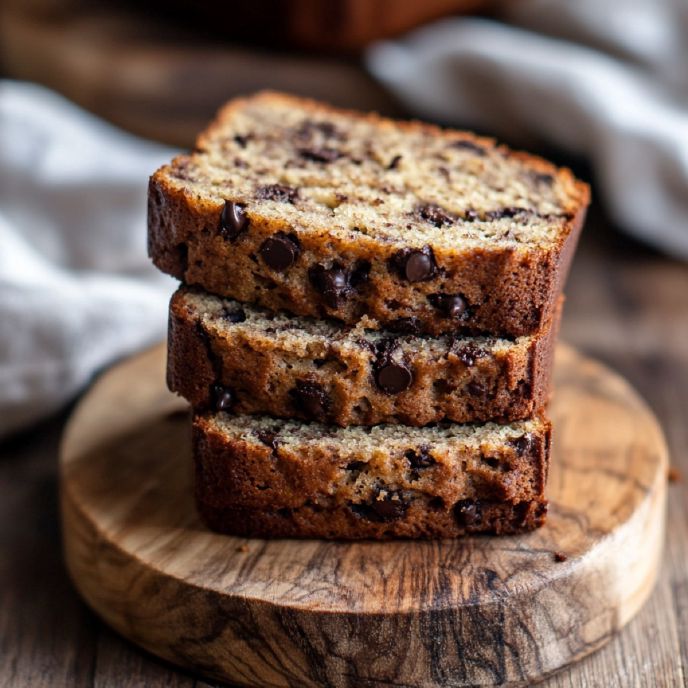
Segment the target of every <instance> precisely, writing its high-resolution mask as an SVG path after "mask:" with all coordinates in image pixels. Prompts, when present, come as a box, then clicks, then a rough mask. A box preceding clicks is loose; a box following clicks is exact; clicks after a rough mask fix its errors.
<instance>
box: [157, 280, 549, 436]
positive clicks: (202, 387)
mask: <svg viewBox="0 0 688 688" xmlns="http://www.w3.org/2000/svg"><path fill="white" fill-rule="evenodd" d="M559 310H560V309H559ZM558 316H559V312H558V311H557V313H556V317H555V321H554V322H553V323H550V324H548V325H547V326H546V327H545V328H544V329H543V330H542V331H540V332H538V334H536V335H530V336H523V337H519V338H517V339H516V340H508V339H499V338H497V337H486V336H482V337H465V336H456V335H452V336H449V335H445V336H441V337H436V338H431V337H427V336H420V335H416V334H411V333H410V332H413V331H414V327H413V322H412V321H411V322H409V323H404V324H403V327H402V328H401V329H402V330H405V331H406V333H399V332H390V331H385V330H373V329H370V328H369V327H367V325H368V319H367V318H365V317H364V318H363V319H362V320H361V321H360V322H359V323H358V324H357V325H356V326H355V327H353V328H343V327H341V326H339V325H338V324H337V323H335V322H332V321H327V320H313V319H310V318H303V317H295V316H291V317H290V316H288V315H285V314H284V313H276V314H273V313H272V312H270V311H265V310H264V309H260V308H257V307H253V306H248V305H242V304H239V303H238V302H236V301H232V300H229V299H222V298H219V297H217V296H213V295H211V294H208V293H206V292H203V291H201V290H199V289H197V288H188V287H182V288H180V289H179V290H178V291H177V293H176V294H175V295H174V296H173V297H172V302H171V304H170V327H169V337H168V359H167V360H168V373H167V380H168V385H169V387H170V389H171V390H172V391H174V392H177V393H179V394H181V395H182V396H183V397H185V398H186V399H188V400H189V401H190V402H191V404H192V405H193V406H194V407H196V408H212V409H215V410H225V411H230V410H231V411H232V412H233V413H248V414H268V415H273V416H277V417H281V418H302V419H305V420H317V421H320V422H324V423H334V424H336V425H341V426H347V425H376V424H378V423H404V424H406V425H414V426H419V425H427V424H429V423H435V422H438V421H443V420H450V421H454V422H458V423H469V422H482V421H488V420H499V421H509V420H518V419H520V418H528V417H530V416H531V415H533V413H536V412H538V411H539V410H541V409H542V407H543V406H544V404H545V403H546V401H547V397H548V392H549V383H550V372H551V368H552V357H553V351H554V342H555V338H556V332H557V325H558ZM409 331H410V332H409Z"/></svg>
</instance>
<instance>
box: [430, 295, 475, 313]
mask: <svg viewBox="0 0 688 688" xmlns="http://www.w3.org/2000/svg"><path fill="white" fill-rule="evenodd" d="M428 301H429V303H430V305H431V306H433V307H434V308H436V309H437V310H438V311H439V312H440V313H442V315H444V317H445V318H463V317H465V316H467V315H468V305H467V304H466V299H464V297H463V296H461V295H460V294H429V295H428Z"/></svg>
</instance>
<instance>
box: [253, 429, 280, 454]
mask: <svg viewBox="0 0 688 688" xmlns="http://www.w3.org/2000/svg"><path fill="white" fill-rule="evenodd" d="M256 436H257V437H258V439H259V440H260V441H261V442H262V443H263V444H265V445H267V446H268V447H270V449H272V451H275V450H276V449H277V445H278V444H279V443H278V441H277V435H275V433H274V432H270V431H269V430H258V432H257V433H256Z"/></svg>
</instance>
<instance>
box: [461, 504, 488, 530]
mask: <svg viewBox="0 0 688 688" xmlns="http://www.w3.org/2000/svg"><path fill="white" fill-rule="evenodd" d="M454 518H455V519H456V522H457V523H458V524H459V525H460V526H463V527H464V528H470V527H472V526H479V525H480V524H481V523H482V521H483V511H482V507H481V505H480V502H479V501H476V500H473V499H462V500H460V501H458V502H457V503H456V504H455V505H454Z"/></svg>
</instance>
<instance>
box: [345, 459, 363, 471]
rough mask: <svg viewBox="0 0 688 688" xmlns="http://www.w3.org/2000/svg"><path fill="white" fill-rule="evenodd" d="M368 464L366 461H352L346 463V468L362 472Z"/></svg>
mask: <svg viewBox="0 0 688 688" xmlns="http://www.w3.org/2000/svg"><path fill="white" fill-rule="evenodd" d="M366 465H367V464H366V462H365V461H351V463H347V464H346V470H347V471H358V472H360V471H361V470H362V469H363V468H365V467H366Z"/></svg>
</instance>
